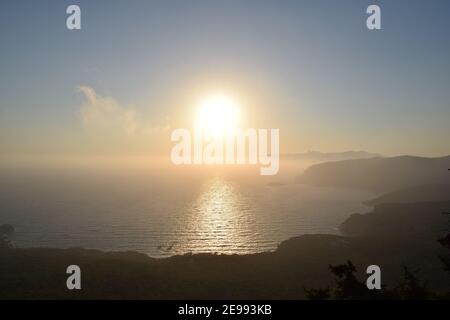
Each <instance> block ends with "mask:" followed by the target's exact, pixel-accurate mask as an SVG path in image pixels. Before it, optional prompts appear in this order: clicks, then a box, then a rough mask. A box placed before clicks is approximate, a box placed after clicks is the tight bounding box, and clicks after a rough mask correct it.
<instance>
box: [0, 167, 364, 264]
mask: <svg viewBox="0 0 450 320" xmlns="http://www.w3.org/2000/svg"><path fill="white" fill-rule="evenodd" d="M200 172H201V171H200V170H198V171H196V172H192V173H190V174H183V172H182V171H181V170H178V171H173V170H170V169H158V170H154V169H151V170H141V169H133V170H127V169H124V168H120V169H111V168H108V169H105V168H100V169H99V168H93V167H83V166H77V167H70V166H66V167H64V168H62V167H56V168H55V167H37V168H36V167H34V168H32V169H31V168H23V167H18V168H3V169H1V170H0V224H3V223H10V224H12V225H14V226H15V228H16V235H15V239H14V243H15V244H16V246H18V247H60V248H68V247H84V248H94V249H102V250H136V251H139V252H142V253H146V254H148V255H150V256H153V257H166V256H171V255H175V254H184V253H188V252H192V253H198V252H217V253H227V254H233V253H236V254H245V253H254V252H261V251H268V250H274V249H275V248H276V247H277V245H278V244H279V243H280V242H281V241H283V240H286V239H288V238H290V237H294V236H298V235H301V234H306V233H338V230H337V227H338V225H339V224H340V223H341V222H342V221H343V220H345V218H346V217H348V216H349V215H350V214H352V213H355V212H366V211H368V210H369V209H370V208H368V207H366V206H364V205H362V204H361V202H362V201H364V200H367V199H369V198H371V197H372V196H373V195H372V194H369V193H367V192H358V191H351V190H338V189H328V188H316V187H308V186H303V185H299V184H295V183H294V177H295V176H294V175H293V174H292V175H291V174H286V175H284V176H280V177H279V178H271V180H269V179H266V178H262V177H258V176H257V175H242V174H228V173H223V172H216V171H214V170H210V171H208V172H206V173H205V172H201V173H200ZM277 179H278V180H277Z"/></svg>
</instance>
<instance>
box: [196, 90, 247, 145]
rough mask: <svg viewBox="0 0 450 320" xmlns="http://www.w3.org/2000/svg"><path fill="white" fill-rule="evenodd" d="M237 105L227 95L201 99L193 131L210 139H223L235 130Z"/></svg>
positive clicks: (238, 114) (237, 114)
mask: <svg viewBox="0 0 450 320" xmlns="http://www.w3.org/2000/svg"><path fill="white" fill-rule="evenodd" d="M239 118H240V106H239V103H238V102H237V101H236V100H235V99H234V98H233V97H232V96H229V95H224V94H215V95H209V96H207V97H205V98H204V99H202V100H201V101H200V103H199V105H198V110H197V115H196V119H195V124H194V126H195V129H196V130H200V131H201V132H202V133H203V134H204V135H206V136H209V137H211V138H223V137H224V136H226V135H228V134H231V133H233V132H234V130H235V129H236V128H237V126H238V124H239Z"/></svg>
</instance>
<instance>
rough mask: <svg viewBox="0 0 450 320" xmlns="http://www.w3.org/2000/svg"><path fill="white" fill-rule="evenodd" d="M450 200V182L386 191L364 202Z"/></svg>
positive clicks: (376, 203)
mask: <svg viewBox="0 0 450 320" xmlns="http://www.w3.org/2000/svg"><path fill="white" fill-rule="evenodd" d="M440 201H449V202H450V184H430V185H423V186H416V187H410V188H406V189H401V190H397V191H393V192H388V193H385V194H383V195H381V196H379V197H377V198H374V199H371V200H368V201H365V202H364V204H366V205H369V206H376V205H379V204H382V203H417V202H440Z"/></svg>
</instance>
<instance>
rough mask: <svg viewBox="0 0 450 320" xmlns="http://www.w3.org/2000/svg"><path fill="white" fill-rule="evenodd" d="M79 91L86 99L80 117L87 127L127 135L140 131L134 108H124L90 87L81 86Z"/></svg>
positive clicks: (137, 116) (137, 115)
mask: <svg viewBox="0 0 450 320" xmlns="http://www.w3.org/2000/svg"><path fill="white" fill-rule="evenodd" d="M78 90H79V92H81V93H82V94H83V95H84V97H85V101H84V103H83V105H82V106H81V110H80V115H81V120H82V122H83V124H84V125H85V126H86V127H89V128H95V129H104V130H105V129H115V130H120V131H122V132H123V133H125V134H127V135H133V134H135V133H137V132H138V130H140V125H139V114H138V112H137V111H136V110H135V109H134V108H131V107H124V106H122V105H120V103H118V102H117V101H116V100H115V99H113V98H111V97H105V96H100V95H98V94H97V93H96V92H95V90H94V89H93V88H91V87H88V86H79V87H78Z"/></svg>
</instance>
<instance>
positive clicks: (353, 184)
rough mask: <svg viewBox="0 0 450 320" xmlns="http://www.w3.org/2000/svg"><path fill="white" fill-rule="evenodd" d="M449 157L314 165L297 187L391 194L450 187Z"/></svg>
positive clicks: (298, 179)
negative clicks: (435, 186)
mask: <svg viewBox="0 0 450 320" xmlns="http://www.w3.org/2000/svg"><path fill="white" fill-rule="evenodd" d="M448 168H450V156H446V157H440V158H425V157H415V156H399V157H390V158H370V159H355V160H343V161H336V162H326V163H320V164H315V165H312V166H310V167H309V168H307V169H306V170H305V171H304V173H303V174H301V175H300V176H298V177H297V182H298V183H303V184H308V185H313V186H322V187H341V188H354V189H362V190H372V191H376V192H390V191H394V190H398V189H403V188H409V187H414V186H420V185H427V184H450V174H448Z"/></svg>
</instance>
